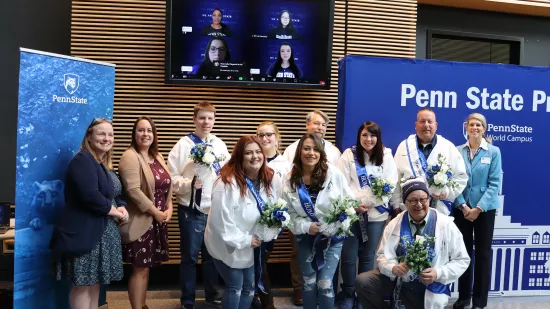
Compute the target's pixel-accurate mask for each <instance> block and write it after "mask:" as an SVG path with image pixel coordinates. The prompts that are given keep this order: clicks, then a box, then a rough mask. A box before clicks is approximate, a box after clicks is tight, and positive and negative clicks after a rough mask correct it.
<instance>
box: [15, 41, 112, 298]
mask: <svg viewBox="0 0 550 309" xmlns="http://www.w3.org/2000/svg"><path fill="white" fill-rule="evenodd" d="M114 84H115V67H114V65H112V64H108V63H100V62H93V61H88V60H84V59H79V58H73V57H67V56H63V55H56V54H50V53H44V52H38V51H34V50H29V49H21V67H20V73H19V108H18V123H17V162H16V197H15V204H16V217H15V220H16V223H15V277H14V308H15V309H31V308H33V309H34V308H44V309H60V308H67V307H68V290H67V289H66V288H65V290H64V291H63V292H61V293H57V292H56V286H57V287H59V286H63V284H61V285H60V283H59V282H57V281H56V280H55V277H54V275H52V270H53V268H52V259H51V256H50V251H49V249H48V245H49V241H50V237H51V233H52V223H53V220H54V219H55V217H56V214H57V213H58V212H59V211H60V209H61V208H63V206H64V193H63V192H64V183H65V173H66V169H67V165H68V163H69V161H70V160H71V158H72V157H73V156H74V154H75V153H76V152H77V151H78V150H79V148H80V143H81V141H82V137H83V136H84V133H85V131H86V128H87V127H88V125H89V124H90V122H91V121H92V119H93V118H94V117H105V118H112V116H113V99H114ZM65 286H68V285H67V284H65ZM58 289H59V288H58ZM56 295H61V297H56Z"/></svg>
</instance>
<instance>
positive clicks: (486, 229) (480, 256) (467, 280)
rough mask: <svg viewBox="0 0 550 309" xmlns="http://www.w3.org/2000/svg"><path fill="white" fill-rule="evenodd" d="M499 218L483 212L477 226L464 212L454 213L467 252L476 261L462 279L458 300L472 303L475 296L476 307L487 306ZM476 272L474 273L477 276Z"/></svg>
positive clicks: (492, 211) (488, 212) (492, 213)
mask: <svg viewBox="0 0 550 309" xmlns="http://www.w3.org/2000/svg"><path fill="white" fill-rule="evenodd" d="M495 214H496V211H495V210H490V211H487V212H482V213H480V214H479V216H478V217H477V219H476V220H475V221H474V222H470V221H468V220H466V219H465V218H464V214H463V213H462V211H460V210H456V211H455V212H454V217H455V223H456V226H457V227H458V229H459V230H460V232H462V236H463V237H464V244H465V245H466V250H467V251H468V255H469V256H470V259H472V262H470V266H468V269H467V270H466V272H465V273H464V274H462V276H460V278H459V279H458V295H459V296H458V298H459V299H461V300H468V299H470V296H471V297H472V305H473V306H478V307H482V308H483V307H486V306H487V296H488V294H489V284H490V282H491V268H490V267H491V244H492V242H493V229H494V227H495ZM474 233H475V240H474ZM474 241H475V247H476V250H475V256H472V251H473V246H474ZM472 263H473V267H472ZM474 271H475V272H474ZM472 272H474V273H473V275H472ZM472 277H473V293H472Z"/></svg>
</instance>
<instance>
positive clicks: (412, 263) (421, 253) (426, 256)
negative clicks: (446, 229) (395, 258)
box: [399, 235, 435, 277]
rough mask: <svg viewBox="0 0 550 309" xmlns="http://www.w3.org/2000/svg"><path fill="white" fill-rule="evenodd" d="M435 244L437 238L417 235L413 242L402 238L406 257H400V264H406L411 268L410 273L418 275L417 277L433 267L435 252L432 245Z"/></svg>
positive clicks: (405, 237)
mask: <svg viewBox="0 0 550 309" xmlns="http://www.w3.org/2000/svg"><path fill="white" fill-rule="evenodd" d="M434 242H435V237H429V236H421V235H417V236H416V239H415V240H414V241H413V240H411V239H410V238H409V237H407V236H403V237H401V245H402V246H403V249H404V250H405V255H404V256H400V257H399V261H400V262H404V263H405V264H407V266H408V267H409V272H410V273H412V274H416V276H415V277H418V275H419V274H420V273H421V272H423V271H424V269H426V268H430V267H432V262H433V260H434V258H435V251H434V250H433V249H432V248H431V246H430V244H432V243H434Z"/></svg>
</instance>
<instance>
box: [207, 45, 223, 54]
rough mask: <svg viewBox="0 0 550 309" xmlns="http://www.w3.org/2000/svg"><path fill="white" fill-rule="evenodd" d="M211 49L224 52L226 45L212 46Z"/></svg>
mask: <svg viewBox="0 0 550 309" xmlns="http://www.w3.org/2000/svg"><path fill="white" fill-rule="evenodd" d="M210 51H211V52H213V53H215V52H216V51H218V52H220V53H224V52H225V47H216V46H210Z"/></svg>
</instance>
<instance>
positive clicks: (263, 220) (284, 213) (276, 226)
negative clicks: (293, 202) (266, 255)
mask: <svg viewBox="0 0 550 309" xmlns="http://www.w3.org/2000/svg"><path fill="white" fill-rule="evenodd" d="M289 225H290V215H289V214H288V206H287V203H286V201H285V200H283V199H281V198H280V199H279V200H277V203H272V202H267V203H266V204H265V207H264V210H263V212H262V215H261V216H260V219H259V220H258V222H257V223H256V225H255V226H254V230H253V231H252V234H254V235H256V236H257V237H258V238H259V239H260V240H261V241H263V242H269V241H272V240H274V239H277V236H279V234H280V233H281V231H282V230H283V228H286V227H288V226H289Z"/></svg>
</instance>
